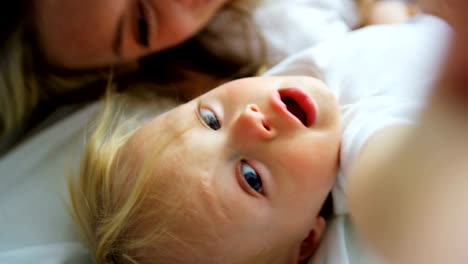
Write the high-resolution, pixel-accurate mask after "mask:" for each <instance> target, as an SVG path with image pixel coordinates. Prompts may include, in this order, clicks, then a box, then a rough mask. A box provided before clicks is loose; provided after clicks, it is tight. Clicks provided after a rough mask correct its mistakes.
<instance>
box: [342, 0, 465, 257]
mask: <svg viewBox="0 0 468 264" xmlns="http://www.w3.org/2000/svg"><path fill="white" fill-rule="evenodd" d="M434 4H437V3H436V2H434ZM439 4H443V5H445V4H447V5H448V6H445V9H440V10H445V11H443V12H444V15H443V16H444V17H448V18H449V19H448V21H449V22H450V23H451V24H452V25H453V26H454V29H455V32H456V34H455V39H454V41H453V43H452V44H453V45H452V48H451V50H450V54H449V56H448V60H447V63H446V66H445V67H444V71H443V74H442V77H441V78H440V81H439V82H438V84H437V85H436V87H435V88H434V92H433V94H432V97H431V100H430V103H429V104H428V105H427V107H426V109H425V111H424V113H423V116H422V117H421V120H420V122H419V123H418V125H417V126H415V127H413V128H409V127H407V128H404V127H390V128H387V129H384V130H382V131H381V132H380V133H378V134H376V135H374V136H373V137H372V138H371V139H370V140H369V141H368V143H367V144H366V146H365V147H364V148H363V151H362V153H361V155H360V157H359V158H358V159H357V161H356V162H355V164H354V168H353V171H352V173H351V175H350V176H349V203H350V212H351V215H352V218H353V219H354V221H355V223H356V225H357V227H358V228H359V229H360V230H361V231H362V233H363V234H364V237H365V238H366V239H367V241H368V242H369V244H370V245H371V247H373V248H374V249H376V250H377V252H378V253H380V254H381V255H382V256H383V257H384V258H385V259H386V260H388V263H424V264H426V263H466V262H467V260H468V227H467V225H466V223H468V196H467V193H468V136H467V135H468V50H467V49H466V47H468V37H467V36H468V34H467V33H468V28H467V25H468V17H467V16H466V13H467V12H468V1H465V0H446V1H444V3H439Z"/></svg>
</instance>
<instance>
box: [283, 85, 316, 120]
mask: <svg viewBox="0 0 468 264" xmlns="http://www.w3.org/2000/svg"><path fill="white" fill-rule="evenodd" d="M279 95H280V98H281V101H282V102H283V103H284V104H285V105H286V108H287V110H288V111H289V112H290V113H291V114H292V115H294V116H295V117H296V118H297V119H298V120H299V121H300V122H301V123H302V124H303V125H304V126H306V127H310V126H312V125H313V124H314V121H315V105H314V103H313V102H312V99H311V98H310V97H309V96H308V95H307V94H306V93H304V92H303V91H302V90H301V89H297V88H287V89H282V90H280V91H279Z"/></svg>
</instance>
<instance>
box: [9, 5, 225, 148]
mask: <svg viewBox="0 0 468 264" xmlns="http://www.w3.org/2000/svg"><path fill="white" fill-rule="evenodd" d="M229 2H233V1H229V0H213V1H202V2H200V1H172V0H167V1H148V0H144V1H128V0H119V1H111V0H108V1H98V2H96V1H92V0H86V1H75V0H66V1H55V0H44V1H34V2H28V1H20V2H18V3H16V4H15V6H14V7H12V9H11V10H10V9H8V10H7V9H5V13H6V11H8V14H5V16H2V18H4V20H5V21H4V22H6V23H3V24H2V25H3V29H5V30H2V33H3V34H2V36H1V39H2V40H4V41H2V46H1V48H2V51H1V53H0V54H1V56H0V57H1V62H0V98H1V99H0V139H2V141H3V144H5V142H7V143H6V144H9V143H10V144H11V142H14V141H16V140H15V138H19V137H20V135H21V134H23V133H24V131H27V130H29V128H30V127H33V126H34V124H35V123H37V122H38V121H40V120H42V119H43V117H45V116H47V115H48V114H49V113H50V112H51V111H52V110H53V109H54V108H55V106H57V105H59V104H63V103H64V102H67V101H70V100H71V101H76V99H77V97H83V95H85V96H84V97H86V98H89V97H90V96H89V92H88V93H86V92H82V91H80V92H79V93H78V94H76V93H75V94H71V95H67V96H65V97H64V98H60V96H64V94H66V92H69V91H71V90H76V89H77V88H80V87H85V86H89V84H92V83H96V81H97V80H106V79H107V78H108V77H109V66H110V65H114V66H119V68H118V70H117V72H127V71H128V69H134V68H135V66H136V64H137V63H136V62H137V59H138V58H141V57H143V56H145V55H148V54H150V53H155V52H159V51H162V50H167V49H169V48H171V47H173V46H176V45H178V44H181V43H182V42H183V41H185V40H187V39H188V38H190V37H191V36H193V35H195V34H196V33H197V32H198V31H199V30H200V29H201V28H202V27H204V26H205V25H206V24H207V23H208V21H209V20H210V19H211V18H212V17H213V16H214V14H215V13H216V12H217V11H218V10H219V9H220V8H221V7H222V6H225V5H227V4H228V3H229ZM187 46H192V45H187ZM195 47H196V48H197V49H198V47H199V46H195ZM173 53H174V52H173ZM198 53H199V52H198ZM205 55H206V56H208V55H207V53H206V54H205ZM173 57H174V56H169V58H166V59H165V60H166V61H172V60H173ZM158 64H163V62H160V61H159V62H158ZM90 69H91V70H90ZM229 69H230V70H232V68H229ZM233 71H234V70H233ZM96 86H102V87H104V85H102V82H101V83H97V84H96ZM102 90H103V89H96V87H93V88H90V89H89V90H88V91H91V94H93V95H94V97H95V96H96V94H99V93H100V91H102ZM96 91H98V92H96ZM91 97H93V96H91ZM39 102H42V103H43V105H42V106H41V105H39V106H38V104H39ZM57 102H59V103H57ZM33 110H39V111H38V112H37V111H34V112H35V113H34V115H31V112H32V111H33ZM34 120H36V122H35V121H34ZM24 124H28V126H29V127H28V126H26V125H24ZM5 138H6V139H5ZM0 148H1V146H0Z"/></svg>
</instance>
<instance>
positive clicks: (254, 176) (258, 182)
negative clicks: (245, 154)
mask: <svg viewBox="0 0 468 264" xmlns="http://www.w3.org/2000/svg"><path fill="white" fill-rule="evenodd" d="M240 173H241V175H242V177H244V179H245V181H246V182H247V183H248V184H249V186H250V187H251V188H252V189H254V190H255V191H256V192H258V193H262V192H263V184H262V179H261V178H260V175H258V173H257V172H256V171H255V169H254V168H252V167H251V166H250V165H249V164H247V163H246V162H245V161H241V167H240Z"/></svg>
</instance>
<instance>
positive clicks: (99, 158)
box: [70, 16, 446, 263]
mask: <svg viewBox="0 0 468 264" xmlns="http://www.w3.org/2000/svg"><path fill="white" fill-rule="evenodd" d="M445 28H446V25H445V24H444V22H443V21H441V20H440V19H438V18H435V17H431V16H423V17H419V18H417V19H416V20H415V21H412V22H411V23H408V24H405V25H394V26H379V27H373V28H368V29H364V30H362V31H356V32H355V33H352V34H349V35H348V36H346V37H344V38H343V39H342V40H341V41H336V40H333V42H328V43H324V44H323V45H319V46H317V47H314V48H312V49H309V50H305V51H304V52H301V53H299V54H297V55H295V56H292V57H291V58H289V59H287V60H286V61H284V62H283V63H281V64H279V65H278V66H276V67H274V68H273V69H272V70H270V71H269V72H267V73H266V75H296V74H301V75H307V76H318V74H317V71H315V70H314V69H316V68H317V67H318V68H319V69H320V72H321V73H323V75H322V76H323V77H321V78H320V79H322V80H324V81H325V82H326V83H327V85H328V87H327V86H326V85H325V84H324V82H322V81H320V80H318V79H316V78H313V77H303V76H289V77H279V76H277V77H259V78H248V79H241V80H236V81H233V82H230V83H227V84H224V85H222V86H220V87H218V88H216V89H214V90H212V91H210V92H209V93H207V94H205V95H202V96H201V97H199V98H197V99H195V100H193V101H191V102H189V103H186V104H183V105H181V106H179V107H177V108H174V109H173V110H171V111H168V112H166V113H164V114H161V115H159V116H157V117H155V118H152V119H151V121H146V120H148V119H147V118H146V116H147V115H143V116H136V117H132V118H128V117H126V116H125V115H123V114H121V113H122V111H120V108H119V106H120V104H113V103H112V102H111V101H109V102H108V103H107V104H105V109H104V111H103V114H102V117H101V118H100V119H99V120H98V122H97V127H96V128H95V129H94V131H95V132H94V133H93V134H92V135H91V137H90V140H89V143H88V145H87V148H86V153H85V157H84V160H83V163H82V171H81V175H80V182H79V184H77V185H76V186H71V187H72V188H71V189H70V190H71V193H72V202H73V206H74V211H75V215H76V219H77V220H78V222H79V224H80V225H81V226H82V229H83V231H84V234H85V236H86V238H87V241H88V244H89V247H90V248H91V251H92V254H93V258H94V260H95V261H96V262H97V263H155V262H157V263H300V262H303V261H306V260H307V259H309V258H310V257H311V256H312V255H314V253H316V250H317V247H318V245H319V241H320V238H321V236H322V233H323V230H324V227H325V221H324V219H323V218H322V217H321V216H320V210H321V208H323V207H324V206H323V205H324V204H325V201H326V198H327V196H328V194H329V193H330V191H331V190H332V186H333V183H334V181H335V176H336V175H337V171H338V172H339V173H338V181H337V183H336V185H335V187H334V188H333V190H332V194H333V200H334V205H335V208H334V210H335V213H337V214H341V213H346V212H347V208H346V203H345V202H344V200H343V196H344V193H345V186H346V184H345V183H346V181H345V179H346V176H347V175H348V174H349V171H350V169H351V168H352V167H356V166H357V165H361V164H365V160H362V158H361V156H362V155H361V150H365V151H364V153H365V154H366V156H365V157H369V159H368V160H369V161H368V162H367V164H369V162H372V160H373V158H375V157H379V156H378V155H371V154H369V153H370V152H369V151H374V150H376V147H377V146H378V147H382V149H384V147H385V146H388V142H394V141H392V140H393V139H394V137H397V136H398V135H401V133H398V132H400V129H404V128H405V127H406V126H408V125H410V124H412V123H414V122H415V120H416V118H417V115H418V113H419V111H420V109H421V107H422V105H423V103H424V98H426V96H427V92H428V91H429V89H428V88H429V87H431V85H432V83H433V81H434V79H435V76H436V75H435V74H436V69H437V65H438V63H439V62H440V58H441V57H442V55H443V50H444V49H443V48H444V39H445V38H444V37H445V33H444V32H445ZM434 36H437V37H434ZM362 43H367V44H368V45H367V46H365V45H362ZM388 43H392V45H391V46H388V45H387V44H388ZM423 46H424V48H421V47H423ZM369 47H374V48H373V49H369ZM124 103H125V102H124ZM150 115H151V114H150ZM153 117H154V115H153ZM378 147H377V150H378V149H379V148H378ZM336 239H341V240H342V241H346V238H343V237H341V238H336ZM332 244H333V245H335V246H334V247H328V248H330V250H333V255H337V253H336V252H337V251H338V250H339V249H338V248H337V247H336V246H339V245H341V244H343V243H332ZM320 254H321V255H323V254H324V253H323V252H322V253H320ZM328 259H333V258H328ZM336 263H339V262H336Z"/></svg>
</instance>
